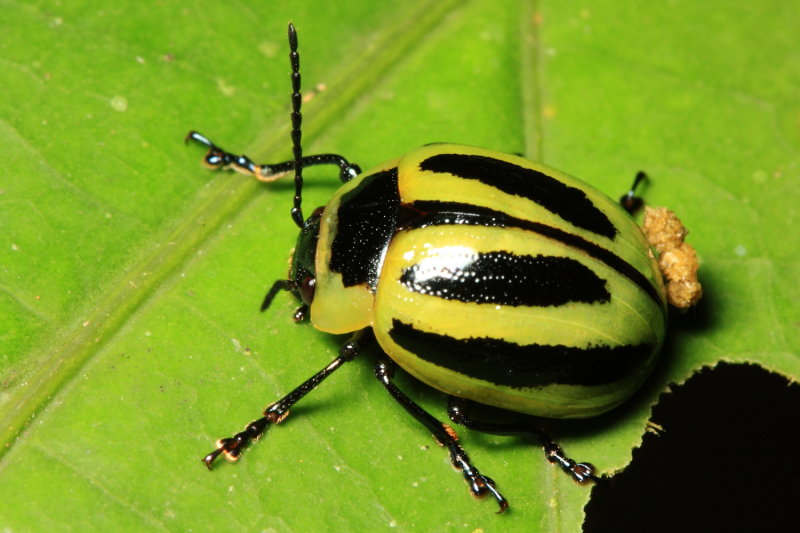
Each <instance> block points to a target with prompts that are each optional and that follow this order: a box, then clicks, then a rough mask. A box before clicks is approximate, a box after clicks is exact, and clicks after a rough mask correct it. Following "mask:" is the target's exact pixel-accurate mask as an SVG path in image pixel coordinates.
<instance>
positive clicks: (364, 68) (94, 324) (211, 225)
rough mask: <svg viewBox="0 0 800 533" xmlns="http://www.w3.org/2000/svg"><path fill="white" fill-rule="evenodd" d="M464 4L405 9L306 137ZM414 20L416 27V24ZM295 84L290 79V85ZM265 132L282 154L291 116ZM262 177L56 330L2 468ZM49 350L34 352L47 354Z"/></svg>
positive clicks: (217, 198)
mask: <svg viewBox="0 0 800 533" xmlns="http://www.w3.org/2000/svg"><path fill="white" fill-rule="evenodd" d="M457 6H459V7H460V3H459V2H458V1H457V0H446V1H442V2H436V1H429V0H423V1H420V2H418V3H417V4H416V5H414V6H404V13H405V14H406V15H407V16H405V17H397V18H394V19H393V20H392V21H390V22H389V23H387V26H381V27H380V28H377V29H376V31H375V32H374V33H373V34H372V35H369V36H365V40H367V41H368V42H370V43H372V46H371V47H368V48H367V51H366V52H365V53H364V54H363V55H359V56H356V57H357V59H355V60H350V57H352V56H349V57H348V60H347V63H346V64H345V65H344V67H342V68H339V69H335V70H334V72H333V74H332V76H331V82H330V83H329V86H330V87H331V88H332V89H333V90H328V91H325V92H324V93H321V94H320V95H319V96H318V97H317V98H315V99H314V100H313V101H312V102H311V103H309V104H308V105H307V106H305V108H306V111H308V112H309V115H313V117H314V119H313V121H311V122H308V123H307V124H306V125H305V127H304V138H305V139H306V140H311V139H313V138H315V137H317V136H318V135H320V133H321V132H323V131H324V130H325V129H326V128H328V127H329V126H330V125H332V124H334V123H335V122H336V120H337V117H338V116H339V115H340V114H341V113H342V112H343V110H345V109H346V108H347V107H348V106H350V105H351V104H352V102H354V101H355V100H356V99H357V98H359V97H361V96H362V95H363V94H364V93H365V92H366V91H367V89H368V88H369V87H373V86H375V85H376V84H378V83H379V81H380V80H381V79H382V78H383V77H385V76H386V74H387V72H388V71H389V70H391V69H393V68H396V67H397V66H398V65H399V64H401V63H402V58H403V57H404V56H406V55H407V53H408V51H409V50H410V49H412V48H413V47H415V46H419V45H420V44H421V43H422V42H424V39H422V38H421V37H422V36H424V35H425V34H428V33H430V32H431V31H432V29H433V28H434V27H435V26H437V24H438V23H439V22H440V21H441V19H442V18H443V17H444V16H445V15H447V14H449V13H450V12H452V11H453V10H454V9H456V8H457ZM408 21H413V22H414V23H413V24H411V25H409V24H408ZM287 83H288V80H287ZM286 118H287V119H286V120H285V119H284V118H283V117H281V119H280V120H279V121H276V123H275V124H271V125H269V127H266V128H265V129H264V130H263V133H262V134H261V135H259V136H258V137H257V138H256V139H255V140H254V142H253V143H252V145H251V147H250V148H251V149H250V150H248V152H249V153H252V154H254V155H255V156H256V157H258V156H260V155H262V154H266V153H276V152H279V150H280V148H281V147H285V145H287V144H288V141H289V135H288V133H289V124H288V122H289V121H288V117H286ZM257 186H258V185H257V182H256V181H255V180H236V182H235V183H231V182H229V181H227V180H215V181H214V182H213V183H212V184H211V185H210V187H211V190H210V191H206V193H205V194H204V196H203V198H202V199H199V197H198V199H197V200H196V201H195V202H194V203H193V204H192V206H191V207H190V208H188V209H187V210H186V212H185V214H184V216H182V217H179V218H178V220H179V222H178V224H177V225H176V226H173V227H171V228H168V229H167V230H166V231H164V232H163V233H162V234H161V235H160V236H159V237H156V238H154V239H153V240H152V241H148V243H150V244H153V243H161V245H160V246H159V245H154V246H155V248H156V249H155V251H153V252H152V253H150V254H147V255H146V257H145V258H144V259H143V260H142V261H140V262H138V263H136V264H134V265H132V266H131V268H129V269H127V270H126V271H125V273H124V274H122V275H121V276H120V277H119V278H117V280H116V281H114V282H112V283H110V284H109V286H110V287H111V290H110V291H108V292H106V293H104V294H103V295H102V296H101V298H100V299H99V301H97V302H95V303H94V305H89V306H87V309H91V310H92V311H91V312H90V313H88V314H86V315H81V318H79V319H76V320H74V321H73V322H71V323H70V324H67V325H66V326H65V327H64V328H62V329H61V332H58V331H56V332H54V334H53V335H52V336H51V337H50V338H58V339H61V342H60V344H59V346H58V349H57V350H56V351H50V353H47V354H46V355H43V356H41V358H40V361H39V364H37V365H36V367H37V369H36V370H34V371H33V372H32V373H31V375H29V376H28V377H27V379H26V380H25V381H26V382H27V383H28V385H27V386H20V387H18V388H17V389H16V390H14V391H12V392H11V393H10V394H9V396H8V397H7V398H6V401H5V403H6V404H7V405H9V406H13V407H12V408H11V409H9V410H8V412H6V413H3V415H2V417H1V418H0V443H4V445H3V446H0V468H2V465H3V462H4V461H3V459H4V458H5V456H6V454H7V453H8V451H9V450H10V449H11V448H12V447H13V446H14V445H15V444H16V442H17V441H18V440H19V439H20V437H22V436H23V434H24V432H25V430H26V429H27V428H28V427H29V425H30V422H31V421H32V420H33V419H34V417H36V416H37V415H38V414H40V413H41V412H43V411H44V410H45V408H46V407H47V406H48V405H49V404H50V403H51V401H52V400H53V399H54V398H55V396H56V395H57V394H58V392H59V391H60V390H61V389H62V388H63V387H64V386H65V385H66V384H67V383H69V381H70V380H71V379H72V378H73V377H74V376H75V375H76V374H77V373H78V371H79V370H80V369H81V368H83V367H84V366H85V365H86V364H87V363H88V362H89V361H90V360H91V359H92V357H93V356H94V355H95V354H96V353H98V352H99V351H100V350H101V349H102V348H103V346H105V345H106V344H107V343H108V342H110V341H111V339H112V338H113V337H114V336H115V335H116V333H117V332H118V331H119V330H120V329H121V328H122V326H123V325H124V324H125V323H126V321H127V320H128V318H129V317H130V316H131V315H132V314H133V313H135V312H136V310H137V309H139V308H141V307H142V306H143V305H145V304H146V303H147V301H148V300H149V299H150V298H151V297H152V296H153V295H155V294H156V292H157V291H158V289H159V287H161V286H162V285H164V284H166V283H168V282H169V280H170V279H171V278H172V277H173V276H174V275H175V274H176V273H178V272H180V270H181V268H182V267H183V266H184V265H185V264H186V263H187V262H188V261H190V260H191V258H192V257H193V255H194V253H193V252H194V250H196V249H198V248H200V246H201V245H202V243H203V242H206V241H207V240H208V239H209V238H211V237H212V236H213V235H214V234H215V233H216V231H217V230H218V229H219V228H220V227H223V226H224V224H225V223H226V222H227V221H228V220H229V219H230V218H231V217H233V216H235V215H236V213H238V212H240V211H241V210H242V209H243V208H244V207H245V206H246V205H247V204H248V203H249V202H251V201H253V199H254V197H255V195H254V194H253V193H254V192H255V190H256V188H257ZM47 349H48V347H47V346H40V347H39V348H38V350H37V349H34V350H32V353H35V352H36V351H41V352H43V353H44V352H45V351H46V350H47Z"/></svg>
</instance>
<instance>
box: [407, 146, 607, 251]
mask: <svg viewBox="0 0 800 533" xmlns="http://www.w3.org/2000/svg"><path fill="white" fill-rule="evenodd" d="M419 168H420V169H421V170H429V171H432V172H447V173H449V174H453V175H454V176H458V177H460V178H464V179H472V180H478V181H480V182H481V183H484V184H486V185H488V186H490V187H495V188H497V189H499V190H501V191H503V192H504V193H507V194H513V195H515V196H520V197H522V198H527V199H529V200H531V201H533V202H535V203H537V204H539V205H540V206H542V207H544V208H545V209H547V210H548V211H550V212H552V213H554V214H556V215H558V216H559V217H561V218H562V219H564V220H566V221H567V222H570V223H572V224H574V225H575V226H577V227H579V228H582V229H585V230H587V231H591V232H592V233H596V234H597V235H602V236H604V237H608V238H609V239H613V238H614V237H616V235H617V228H615V227H614V224H612V223H611V221H610V220H609V219H608V217H607V216H606V215H605V213H603V212H602V211H601V210H600V209H598V208H597V206H595V205H594V203H592V201H591V200H589V198H588V197H587V196H586V193H585V192H583V191H582V190H581V189H578V188H576V187H570V186H569V185H566V184H565V183H563V182H562V181H560V180H558V179H556V178H554V177H552V176H549V175H547V174H545V173H544V172H539V171H538V170H533V169H530V168H525V167H523V166H520V165H516V164H514V163H509V162H508V161H503V160H501V159H495V158H494V157H486V156H482V155H472V154H437V155H434V156H431V157H429V158H428V159H425V160H424V161H422V162H421V163H420V164H419Z"/></svg>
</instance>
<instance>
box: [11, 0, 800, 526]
mask: <svg viewBox="0 0 800 533" xmlns="http://www.w3.org/2000/svg"><path fill="white" fill-rule="evenodd" d="M105 4H106V3H101V2H89V1H86V2H64V3H55V2H44V1H42V2H25V3H19V2H5V3H4V4H3V12H4V21H5V22H6V23H5V24H3V32H2V34H1V35H0V60H1V61H2V69H0V84H1V85H2V87H3V94H4V98H3V99H2V100H0V141H1V142H2V145H3V147H4V153H5V165H4V173H3V178H0V236H1V237H2V240H0V284H2V285H1V286H2V289H3V291H2V297H0V336H1V338H2V349H1V350H0V442H2V443H3V444H4V447H3V448H2V452H0V453H1V454H2V455H0V486H2V487H3V497H2V498H0V527H2V528H4V529H10V530H19V531H30V530H62V529H75V530H81V531H85V530H106V531H107V530H127V531H140V530H145V529H148V530H149V529H165V530H166V529H169V530H180V531H188V530H194V531H202V530H211V529H214V530H233V529H238V530H256V529H258V530H275V531H310V530H314V531H320V530H333V531H339V530H350V531H362V530H368V529H377V528H381V529H389V528H391V529H394V530H402V531H441V530H465V531H474V530H478V529H480V528H483V529H484V530H490V529H498V528H503V529H504V530H508V531H577V530H579V528H580V525H581V523H582V520H583V511H582V509H583V506H584V505H585V503H586V501H587V500H588V498H589V497H590V495H591V491H590V489H589V488H586V487H579V486H576V485H575V484H574V483H572V482H571V481H570V480H569V479H568V478H567V476H565V475H563V473H561V472H559V471H556V470H555V468H554V467H553V466H552V465H550V464H549V463H548V462H547V461H546V460H545V459H544V458H543V457H542V454H541V452H540V451H539V450H538V448H537V447H535V446H533V444H532V443H530V442H528V441H526V440H524V439H515V438H505V437H495V436H489V435H483V434H479V433H475V432H469V431H467V430H461V431H460V435H461V437H462V442H463V443H464V445H465V447H466V448H467V449H468V450H469V451H470V454H471V457H472V459H473V460H474V461H475V463H476V465H477V466H478V467H479V468H480V469H481V470H482V471H483V472H484V473H486V474H488V475H490V476H492V477H493V478H494V479H495V481H496V482H497V484H498V487H499V488H500V489H501V490H502V491H503V493H504V494H505V496H506V497H507V498H508V499H509V500H510V502H511V505H512V510H511V512H509V513H507V514H506V515H504V516H500V517H498V516H496V515H495V514H494V511H495V510H496V509H495V504H494V502H493V501H490V500H486V501H482V502H474V501H472V499H471V498H470V497H469V496H468V490H467V488H466V487H465V486H464V484H463V483H462V481H461V479H460V478H461V476H460V475H459V474H458V473H454V472H453V471H452V470H451V469H450V468H449V467H448V460H447V454H446V452H445V451H444V450H441V449H439V448H438V447H437V446H435V445H434V443H433V441H432V440H431V438H430V436H429V435H428V434H427V433H426V432H425V431H424V430H423V429H422V428H420V427H419V426H418V424H417V423H416V422H414V421H413V420H410V419H409V418H408V417H407V416H406V415H405V413H403V412H402V410H401V409H400V408H399V407H398V406H397V405H395V404H394V403H393V402H392V400H391V399H390V398H389V397H388V396H387V395H386V394H385V392H384V391H383V388H382V387H381V386H380V385H379V384H378V383H377V382H376V381H375V379H374V377H373V376H372V365H373V362H374V359H375V357H376V355H377V354H376V353H375V352H374V351H373V352H369V353H366V354H364V356H363V357H362V358H360V359H359V360H357V361H355V362H352V363H349V364H348V365H346V366H345V368H344V369H342V370H340V371H339V372H338V373H336V374H335V375H334V376H332V377H331V378H329V380H328V381H327V382H326V383H324V384H323V385H322V386H320V387H319V389H318V390H316V391H314V393H312V394H311V395H309V397H308V398H306V399H305V400H304V401H303V402H301V403H300V404H299V405H298V406H297V408H296V409H295V410H294V412H293V414H292V416H290V417H289V419H288V420H287V421H286V422H285V423H283V424H282V426H281V427H279V428H273V429H272V430H270V431H269V433H268V434H267V435H266V436H265V437H264V438H263V439H261V441H260V442H259V443H257V444H255V445H253V446H251V447H250V448H249V449H248V450H247V452H246V453H245V455H244V458H243V459H242V460H241V461H240V462H239V463H238V464H236V465H227V464H220V465H219V466H218V467H217V468H216V469H215V470H214V471H213V472H211V473H209V472H207V471H205V469H204V468H203V466H202V464H201V462H200V458H201V457H202V456H203V455H204V454H205V453H207V452H208V451H210V450H211V449H212V448H213V442H214V440H215V439H216V438H219V437H222V436H228V435H230V434H232V433H234V432H236V431H238V430H239V429H240V428H241V427H242V426H243V425H244V424H245V423H246V422H247V421H249V420H251V419H253V418H254V417H256V416H258V414H259V412H260V410H261V409H263V407H265V406H266V405H267V404H269V403H270V402H272V401H274V400H275V399H277V398H278V397H280V396H281V395H282V394H285V393H286V392H288V391H289V390H291V389H292V388H293V387H294V386H296V385H297V384H299V383H301V382H302V381H303V380H304V379H305V378H307V377H309V376H310V375H311V374H312V373H313V372H315V371H317V370H318V369H320V368H322V367H323V366H324V365H325V364H327V363H328V362H329V361H330V360H331V359H332V358H333V357H334V356H335V354H336V351H337V349H338V345H339V344H340V343H341V342H342V341H343V338H339V337H333V336H328V335H325V334H322V333H319V332H317V331H315V330H314V329H313V328H312V327H311V326H310V325H295V324H293V323H292V322H291V319H290V315H291V312H292V309H293V305H295V304H294V302H290V301H289V297H288V296H287V295H281V296H279V297H278V299H277V300H276V302H275V304H274V305H273V307H272V308H270V309H269V311H268V312H267V313H265V314H263V315H262V314H260V313H259V312H258V305H259V303H260V301H261V298H262V297H263V295H264V292H265V291H266V289H267V287H268V286H269V285H270V283H271V282H272V281H273V280H275V279H278V278H280V277H282V276H285V271H286V257H287V255H288V250H289V249H290V248H291V246H292V245H293V242H294V239H295V234H296V228H295V227H294V225H293V223H292V221H291V219H290V217H289V209H290V207H291V196H292V189H293V186H292V184H291V183H289V182H286V183H281V182H278V183H274V184H258V183H256V182H254V180H251V179H247V178H244V177H241V176H239V175H232V174H229V173H210V172H207V171H205V170H203V169H202V168H201V167H200V165H199V164H198V161H199V160H200V158H201V157H202V151H201V150H200V149H199V148H198V147H196V146H189V147H185V146H183V144H182V143H181V140H182V138H183V137H184V136H185V134H186V132H187V131H188V130H190V129H197V130H199V131H202V132H204V133H205V134H207V135H209V136H210V137H211V138H212V139H214V140H215V141H216V142H218V143H220V144H221V145H223V146H224V147H226V148H229V149H231V150H235V151H239V150H241V151H242V152H246V153H248V154H249V155H251V156H253V158H254V159H257V160H264V161H270V162H272V161H281V160H285V159H287V158H288V157H289V154H290V143H289V135H288V125H289V111H288V109H289V108H288V105H289V98H288V92H289V79H288V60H287V58H286V52H287V47H286V43H285V31H286V22H287V21H289V20H292V21H293V22H294V23H295V25H296V26H297V28H298V31H299V35H300V49H301V56H302V65H303V66H302V72H303V83H304V90H305V95H306V97H307V99H308V101H307V103H306V104H304V108H303V110H304V151H305V153H314V152H336V153H342V154H344V155H346V156H347V157H348V158H350V159H351V160H353V161H355V162H358V163H359V164H361V165H362V167H369V166H371V165H374V164H378V163H380V162H381V161H383V160H386V159H389V158H393V157H396V156H398V155H400V154H403V153H404V152H407V151H408V150H410V149H412V148H414V147H416V146H419V145H421V144H425V143H430V142H436V141H452V142H462V143H467V144H474V145H480V146H485V147H488V148H493V149H497V150H502V151H506V152H524V153H527V154H528V155H529V156H531V157H533V158H537V159H540V160H542V161H544V162H545V163H548V164H550V165H553V166H556V167H558V168H561V169H563V170H564V171H566V172H569V173H570V174H574V175H577V176H581V177H582V178H583V179H585V180H587V181H589V182H591V183H593V184H595V185H597V186H598V187H599V188H601V189H603V190H605V191H606V192H608V193H609V194H611V195H612V196H615V195H618V194H619V193H621V192H623V191H624V190H625V188H626V187H627V186H628V184H629V183H630V180H631V178H632V177H633V175H634V174H635V172H636V171H637V170H639V169H645V170H647V172H648V173H649V175H650V176H651V181H650V183H649V185H648V187H647V188H646V190H645V191H644V192H645V196H646V198H647V200H648V202H649V203H651V204H654V205H666V206H668V207H670V208H671V209H673V210H674V211H676V212H677V213H678V214H679V216H680V217H681V218H682V219H683V221H684V223H685V224H686V226H687V227H688V228H689V229H690V230H691V235H690V237H689V240H690V242H691V243H692V244H693V245H694V246H695V247H696V248H697V250H698V251H699V253H700V257H701V259H702V273H701V281H703V283H704V286H705V292H706V295H705V299H704V301H703V303H702V305H701V307H700V308H699V309H698V310H697V311H695V312H693V313H689V314H688V315H686V316H684V317H682V318H681V319H679V320H677V321H675V322H674V323H673V327H672V330H671V337H670V339H669V342H668V344H667V347H666V349H665V351H664V354H663V358H662V362H661V364H660V366H659V368H658V370H657V372H656V373H655V375H654V377H653V379H651V380H650V381H649V382H648V385H647V386H646V387H645V389H644V390H643V391H642V392H641V393H640V394H638V395H637V396H636V397H635V398H634V399H633V400H632V401H631V402H630V403H629V404H627V405H626V406H624V407H622V408H621V409H620V410H618V411H617V412H614V413H611V414H609V415H606V416H603V417H600V418H598V419H595V420H589V421H583V422H563V423H558V424H553V426H552V427H553V431H554V432H555V433H556V435H557V436H558V437H559V438H560V441H561V443H562V444H563V446H564V447H565V449H566V450H567V451H568V452H569V453H570V454H571V455H572V456H574V457H575V458H576V459H580V460H588V461H591V462H593V463H594V464H595V465H597V466H598V467H600V469H601V470H602V471H603V472H605V473H609V472H613V471H615V470H618V469H620V468H623V467H624V466H625V464H626V463H627V462H628V461H629V459H630V453H631V449H632V447H634V446H636V445H638V443H639V442H640V439H641V435H642V433H643V431H644V428H645V423H646V420H647V418H648V415H649V406H650V405H651V404H652V403H653V402H654V401H656V399H657V397H658V394H659V393H660V392H662V391H664V390H665V389H666V388H667V386H668V384H669V383H680V382H681V381H683V380H685V379H686V378H687V377H688V376H689V375H691V373H692V372H694V371H695V370H696V369H698V368H700V367H702V366H708V365H714V364H715V362H716V361H719V360H727V361H751V362H757V363H759V364H761V365H763V366H765V367H766V368H769V369H771V370H775V371H778V372H781V373H783V374H785V375H787V376H789V377H790V378H792V379H795V380H797V379H798V377H799V376H800V357H798V352H799V350H798V346H800V342H798V340H799V337H800V333H799V328H798V322H797V316H798V304H797V302H798V301H800V289H798V284H797V283H796V282H795V281H794V280H796V279H798V277H800V268H799V267H798V265H800V262H798V246H797V238H796V237H795V233H796V231H795V228H796V227H797V225H798V223H799V222H800V220H798V218H800V217H799V216H798V209H797V207H796V203H797V199H798V198H800V186H798V175H799V174H800V169H799V168H798V161H799V160H800V155H799V154H800V100H798V96H797V87H798V86H800V56H798V54H797V53H796V44H797V41H796V29H797V27H800V9H798V7H797V4H796V3H794V2H782V1H780V0H771V1H767V2H761V3H759V4H752V5H751V4H741V5H739V4H733V3H729V2H724V1H721V0H718V1H712V2H704V3H679V2H663V3H662V2H650V3H648V4H647V5H642V4H641V3H639V2H601V1H597V2H590V3H585V4H582V5H580V6H578V5H575V4H574V3H571V2H538V3H530V2H524V1H523V0H519V1H514V0H509V1H494V2H490V1H478V0H476V1H472V2H457V1H455V0H447V1H443V2H436V1H432V0H428V1H425V0H415V1H413V2H403V3H389V2H386V3H380V5H378V3H375V2H369V1H367V0H360V1H359V0H352V1H351V0H348V1H346V2H324V3H323V2H310V1H302V2H297V1H295V2H288V1H285V2H273V3H271V5H245V4H240V5H231V6H222V5H215V4H212V3H210V2H202V1H201V2H193V3H183V4H175V3H173V4H171V3H166V2H164V3H141V2H140V3H133V2H131V3H127V2H122V3H117V4H114V5H105ZM395 4H396V5H395ZM306 177H307V188H306V190H305V204H304V205H306V206H308V207H309V208H310V207H311V206H313V205H322V204H324V203H325V201H326V199H327V198H328V197H329V196H330V195H331V194H332V192H333V191H334V190H335V189H336V187H337V183H336V180H335V177H334V173H333V172H331V171H330V169H325V168H322V169H313V170H311V169H309V171H308V172H307V176H306ZM400 384H401V385H402V386H403V387H404V388H405V389H406V390H408V391H409V392H410V393H411V394H412V395H413V396H414V397H415V398H419V399H420V400H421V402H422V403H423V405H425V406H426V407H427V408H429V409H430V410H431V411H433V412H434V413H436V414H437V416H442V417H444V416H445V415H444V409H443V399H442V397H441V396H440V395H439V394H438V393H436V392H435V391H431V390H428V389H426V388H424V387H421V386H419V385H416V384H414V383H410V380H408V379H405V378H402V377H401V378H400Z"/></svg>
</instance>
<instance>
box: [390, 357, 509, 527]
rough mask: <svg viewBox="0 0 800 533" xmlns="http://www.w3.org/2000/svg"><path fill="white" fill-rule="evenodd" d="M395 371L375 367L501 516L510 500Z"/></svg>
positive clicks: (474, 491) (476, 491)
mask: <svg viewBox="0 0 800 533" xmlns="http://www.w3.org/2000/svg"><path fill="white" fill-rule="evenodd" d="M395 368H397V365H395V363H394V362H392V361H389V360H381V361H378V364H377V365H375V377H377V378H378V381H380V382H381V383H383V386H384V387H386V390H387V391H389V394H391V395H392V398H394V399H395V401H397V403H399V404H400V405H402V406H403V408H404V409H405V410H406V411H408V412H409V413H410V414H411V416H413V417H414V418H416V419H417V420H418V421H419V422H420V423H421V424H422V425H423V426H425V427H426V428H427V429H428V431H430V432H431V434H432V435H433V438H434V439H436V442H437V443H439V445H440V446H445V447H447V449H448V450H449V451H450V462H451V463H452V464H453V466H454V467H455V468H456V469H458V470H461V472H462V474H464V480H466V482H467V485H469V490H470V492H472V494H473V495H475V496H484V495H486V494H487V493H491V494H492V496H494V498H495V500H497V504H498V505H499V506H500V510H499V511H498V514H499V513H502V512H504V511H505V510H506V509H508V501H507V500H506V499H505V498H504V497H503V495H502V494H500V492H499V491H498V490H497V489H496V488H495V487H494V481H493V480H492V479H491V478H489V477H487V476H484V475H482V474H481V473H480V472H479V471H478V469H477V468H475V466H474V465H473V464H472V462H471V461H470V459H469V456H468V455H467V452H465V451H464V448H462V447H461V445H460V444H459V443H458V435H457V434H456V432H455V431H454V430H453V428H451V427H450V426H449V425H447V424H443V423H442V422H440V421H439V420H437V419H436V418H434V417H433V416H432V415H431V414H430V413H428V412H427V411H426V410H425V409H423V408H422V407H420V406H419V405H417V404H416V403H415V402H414V401H413V400H411V398H409V397H408V396H406V395H405V393H403V391H401V390H400V389H398V388H397V386H395V384H394V383H392V377H393V376H394V370H395Z"/></svg>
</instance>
